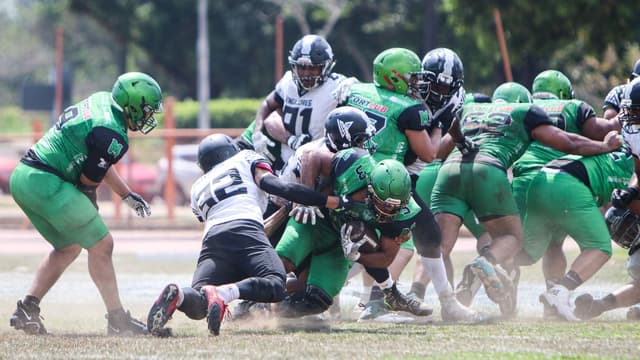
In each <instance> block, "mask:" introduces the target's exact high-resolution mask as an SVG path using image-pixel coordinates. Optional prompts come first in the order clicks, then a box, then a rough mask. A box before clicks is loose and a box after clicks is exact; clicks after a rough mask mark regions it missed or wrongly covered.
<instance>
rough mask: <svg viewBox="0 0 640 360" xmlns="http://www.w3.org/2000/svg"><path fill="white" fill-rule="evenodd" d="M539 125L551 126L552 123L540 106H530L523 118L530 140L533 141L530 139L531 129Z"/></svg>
mask: <svg viewBox="0 0 640 360" xmlns="http://www.w3.org/2000/svg"><path fill="white" fill-rule="evenodd" d="M540 125H553V121H551V119H550V118H549V115H547V113H546V112H545V111H544V110H543V109H542V108H541V107H540V106H538V105H531V107H530V108H529V109H528V111H527V113H526V115H525V117H524V127H525V129H526V131H527V134H528V135H529V138H530V139H533V138H532V137H531V132H532V131H533V129H535V128H537V127H538V126H540Z"/></svg>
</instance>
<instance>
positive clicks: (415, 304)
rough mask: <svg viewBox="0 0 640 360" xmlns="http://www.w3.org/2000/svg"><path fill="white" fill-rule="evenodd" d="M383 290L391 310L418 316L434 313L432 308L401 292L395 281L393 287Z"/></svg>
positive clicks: (385, 300)
mask: <svg viewBox="0 0 640 360" xmlns="http://www.w3.org/2000/svg"><path fill="white" fill-rule="evenodd" d="M382 292H383V293H384V303H385V305H386V306H387V308H388V309H389V310H393V311H405V312H408V313H411V314H413V315H416V316H429V315H431V314H432V313H433V309H432V308H430V307H428V306H427V305H425V304H424V303H422V302H420V301H418V300H416V299H413V298H410V297H408V296H407V295H405V294H403V293H401V292H400V290H398V287H397V286H396V284H395V283H394V284H393V286H392V287H390V288H388V289H383V290H382Z"/></svg>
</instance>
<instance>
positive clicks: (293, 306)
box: [277, 285, 333, 318]
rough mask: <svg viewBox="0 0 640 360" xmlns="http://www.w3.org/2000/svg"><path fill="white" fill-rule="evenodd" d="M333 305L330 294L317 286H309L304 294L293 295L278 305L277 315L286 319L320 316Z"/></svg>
mask: <svg viewBox="0 0 640 360" xmlns="http://www.w3.org/2000/svg"><path fill="white" fill-rule="evenodd" d="M331 304H333V299H332V298H331V296H329V294H327V293H326V292H325V291H324V290H322V289H321V288H319V287H317V286H314V285H308V286H307V289H306V290H305V292H304V293H294V294H291V295H289V296H287V297H286V298H285V299H284V300H283V301H282V302H281V303H280V304H278V307H277V313H278V315H279V316H281V317H286V318H294V317H301V316H306V315H313V314H320V313H323V312H325V311H326V310H327V309H329V306H331Z"/></svg>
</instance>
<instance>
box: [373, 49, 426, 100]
mask: <svg viewBox="0 0 640 360" xmlns="http://www.w3.org/2000/svg"><path fill="white" fill-rule="evenodd" d="M421 71H422V63H421V62H420V58H419V57H418V55H416V53H414V52H413V51H411V50H408V49H403V48H391V49H387V50H385V51H383V52H381V53H380V54H378V56H376V58H375V59H374V60H373V82H374V83H375V84H376V86H378V87H381V88H384V89H388V90H391V91H393V92H396V93H398V94H402V95H409V96H412V97H419V96H420V92H419V90H418V78H419V75H420V72H421Z"/></svg>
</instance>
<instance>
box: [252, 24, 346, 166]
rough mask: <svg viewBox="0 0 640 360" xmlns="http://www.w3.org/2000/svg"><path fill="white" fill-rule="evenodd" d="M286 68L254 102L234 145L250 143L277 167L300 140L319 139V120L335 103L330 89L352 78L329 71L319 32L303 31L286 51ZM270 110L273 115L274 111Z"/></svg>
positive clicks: (329, 59)
mask: <svg viewBox="0 0 640 360" xmlns="http://www.w3.org/2000/svg"><path fill="white" fill-rule="evenodd" d="M289 65H290V66H291V70H289V71H287V72H286V73H285V74H284V76H283V77H282V78H281V79H280V80H279V81H278V83H277V84H276V87H275V89H274V90H273V91H271V92H270V93H269V94H268V95H267V96H266V98H265V99H264V101H263V102H262V103H261V104H260V107H259V108H258V112H257V114H256V118H255V121H254V122H253V123H252V124H251V125H250V126H249V127H248V128H247V130H245V132H244V133H243V134H242V137H241V138H240V144H241V145H242V144H244V146H248V145H247V144H250V146H253V148H254V149H255V150H256V151H257V152H258V153H260V154H263V155H265V156H267V157H268V158H269V159H270V160H272V161H273V165H274V169H275V170H280V169H282V167H283V166H284V164H285V162H286V161H287V159H288V158H289V157H290V156H291V155H292V154H293V152H295V150H296V149H297V148H298V147H300V146H301V145H303V144H305V143H308V142H310V141H311V140H317V139H320V138H322V136H323V130H324V120H325V118H326V117H327V114H328V113H329V112H330V111H331V110H333V109H335V108H336V106H337V105H338V100H337V99H336V98H335V94H334V92H336V91H337V90H339V89H340V87H341V86H348V84H349V83H351V82H353V81H355V79H353V78H349V79H347V78H345V76H344V75H342V74H338V73H334V72H332V71H333V67H334V65H335V58H334V55H333V50H332V49H331V46H330V45H329V43H328V42H327V41H326V40H325V39H324V38H323V37H321V36H319V35H305V36H303V37H302V38H301V39H299V40H298V41H297V42H296V43H295V44H294V46H293V48H292V49H291V51H290V53H289ZM274 112H275V114H274Z"/></svg>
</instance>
